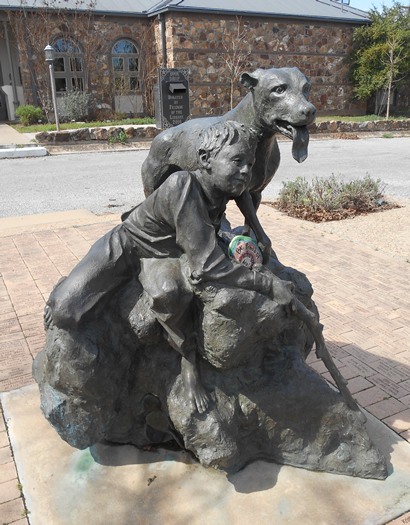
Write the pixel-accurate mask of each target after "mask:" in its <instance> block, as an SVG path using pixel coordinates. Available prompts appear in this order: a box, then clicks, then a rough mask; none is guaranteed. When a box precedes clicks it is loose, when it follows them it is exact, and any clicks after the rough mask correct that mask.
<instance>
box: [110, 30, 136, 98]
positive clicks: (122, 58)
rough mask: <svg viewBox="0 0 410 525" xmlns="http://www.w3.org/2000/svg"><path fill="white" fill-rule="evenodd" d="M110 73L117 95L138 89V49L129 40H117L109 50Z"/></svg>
mask: <svg viewBox="0 0 410 525" xmlns="http://www.w3.org/2000/svg"><path fill="white" fill-rule="evenodd" d="M111 61H112V62H111V63H112V73H113V77H114V86H115V91H116V92H117V93H121V94H125V93H129V92H132V91H137V90H139V89H140V82H139V73H138V67H139V62H138V49H137V47H136V46H135V44H134V43H133V42H131V40H127V39H122V40H118V41H117V42H116V43H115V44H114V45H113V47H112V50H111Z"/></svg>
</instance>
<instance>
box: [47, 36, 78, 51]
mask: <svg viewBox="0 0 410 525" xmlns="http://www.w3.org/2000/svg"><path fill="white" fill-rule="evenodd" d="M53 47H54V49H55V50H56V52H57V53H80V49H79V47H78V46H76V45H75V44H74V42H73V41H72V40H69V39H68V38H59V39H58V40H56V41H55V42H54V44H53Z"/></svg>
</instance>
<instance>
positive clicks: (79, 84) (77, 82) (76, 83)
mask: <svg viewBox="0 0 410 525" xmlns="http://www.w3.org/2000/svg"><path fill="white" fill-rule="evenodd" d="M71 81H72V85H73V89H74V90H75V91H84V86H83V79H82V78H72V79H71Z"/></svg>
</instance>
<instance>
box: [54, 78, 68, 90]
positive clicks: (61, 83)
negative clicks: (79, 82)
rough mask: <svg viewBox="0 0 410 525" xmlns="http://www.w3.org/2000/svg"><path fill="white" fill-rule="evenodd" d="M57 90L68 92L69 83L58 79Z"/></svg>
mask: <svg viewBox="0 0 410 525" xmlns="http://www.w3.org/2000/svg"><path fill="white" fill-rule="evenodd" d="M56 90H57V91H60V92H61V91H67V82H66V79H65V78H56Z"/></svg>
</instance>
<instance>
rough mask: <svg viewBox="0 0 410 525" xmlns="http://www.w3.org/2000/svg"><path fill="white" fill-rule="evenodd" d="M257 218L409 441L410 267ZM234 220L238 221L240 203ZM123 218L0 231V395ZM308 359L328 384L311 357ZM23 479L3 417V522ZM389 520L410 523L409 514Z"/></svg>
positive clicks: (19, 515) (370, 404) (346, 370)
mask: <svg viewBox="0 0 410 525" xmlns="http://www.w3.org/2000/svg"><path fill="white" fill-rule="evenodd" d="M259 215H260V218H261V222H262V223H263V224H264V226H265V229H266V231H267V233H268V234H269V235H270V237H271V239H272V243H273V246H274V248H275V250H276V252H277V254H278V257H279V259H280V260H281V261H282V262H283V263H284V264H287V265H289V266H292V267H295V268H297V269H298V270H300V271H302V272H304V273H306V274H307V276H308V278H309V280H310V281H311V282H312V284H313V287H314V290H315V293H314V299H315V301H316V304H317V306H318V308H319V311H320V314H321V320H322V323H323V324H324V326H325V331H324V335H325V338H326V341H327V344H328V348H329V351H330V352H331V354H332V356H333V358H334V360H335V362H336V364H337V365H338V367H339V369H340V372H341V373H342V374H343V375H344V377H345V378H346V379H347V380H348V384H349V388H350V390H351V392H352V393H353V395H354V397H355V398H356V399H357V401H358V402H359V404H361V405H362V406H363V407H365V408H366V410H368V411H369V412H370V413H372V414H373V415H374V416H376V417H377V418H378V419H380V420H381V421H383V422H384V423H385V424H386V425H388V426H389V427H390V428H391V429H392V430H393V431H395V432H396V433H398V434H400V435H401V436H402V437H403V438H404V439H406V440H410V346H409V340H410V300H409V297H410V279H409V277H410V264H408V263H407V262H405V260H399V259H395V258H393V257H391V256H389V254H388V253H382V252H381V251H374V250H373V249H371V248H369V247H366V246H365V245H358V244H353V243H352V242H349V241H348V240H344V239H341V238H338V237H337V236H335V235H332V234H329V233H326V232H320V231H318V230H311V229H309V228H307V227H306V226H305V223H304V222H303V221H299V220H296V219H291V218H289V217H286V216H284V215H282V214H279V213H278V212H277V211H275V210H273V209H272V208H269V207H267V206H262V207H261V209H260V213H259ZM230 218H231V221H232V223H235V224H240V223H241V222H242V219H241V216H240V214H239V212H238V211H237V210H236V209H235V208H234V207H231V208H230ZM117 222H118V218H117V217H116V216H113V215H112V216H106V217H104V218H101V217H100V218H98V219H97V218H96V220H95V223H94V222H93V221H92V220H90V221H88V223H84V224H78V223H77V224H74V223H73V224H69V223H67V224H62V223H59V224H56V226H55V227H54V228H53V227H51V226H50V225H47V227H43V228H42V227H41V226H37V228H34V229H30V228H24V227H22V228H21V231H20V233H19V232H14V233H13V234H7V233H6V234H5V235H4V234H3V235H2V234H1V230H0V391H9V390H12V389H15V388H19V387H21V386H24V385H27V384H30V383H32V381H33V380H32V377H31V364H32V360H33V358H34V357H35V356H36V354H37V353H38V352H39V351H41V349H42V347H43V344H44V330H43V326H42V310H43V306H44V302H45V300H46V298H47V297H48V294H49V292H50V290H51V288H52V286H53V285H54V284H55V283H56V282H57V281H58V279H59V278H60V276H62V275H66V274H67V273H68V272H69V271H70V269H71V268H72V267H73V266H74V264H75V263H76V261H77V260H78V259H80V258H81V257H82V256H83V255H84V254H85V253H86V252H87V250H88V248H89V246H90V245H91V244H92V242H94V241H95V240H96V239H97V238H98V237H100V236H101V235H102V234H104V233H105V232H106V231H108V230H109V229H110V228H112V227H113V225H114V224H116V223H117ZM308 362H309V364H310V365H311V366H312V367H313V368H314V369H315V370H317V371H318V372H319V373H320V374H322V375H323V376H324V377H325V378H326V379H328V380H331V378H330V375H329V373H328V372H327V370H326V368H325V366H324V365H323V363H322V362H321V361H320V360H318V359H317V358H316V356H315V355H314V353H312V354H311V356H310V357H309V360H308ZM18 483H19V481H18V477H17V472H16V469H15V466H14V461H13V457H12V453H11V451H10V447H9V442H8V436H7V430H6V426H5V423H4V420H3V419H2V415H1V414H0V517H1V519H0V525H1V524H2V523H13V525H23V524H24V525H26V524H28V521H27V518H26V517H25V513H26V509H25V507H24V501H23V500H22V498H21V497H20V489H19V485H18ZM28 519H29V515H28ZM393 523H394V525H399V524H400V525H401V524H405V523H410V514H406V515H404V516H402V517H400V518H397V519H396V520H395V521H394V522H393Z"/></svg>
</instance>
